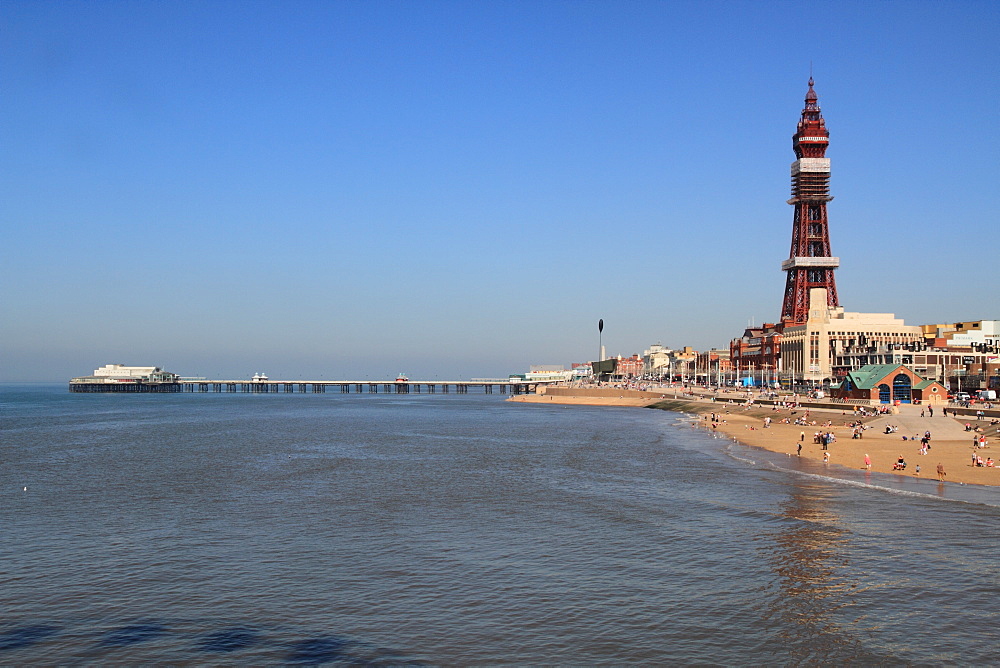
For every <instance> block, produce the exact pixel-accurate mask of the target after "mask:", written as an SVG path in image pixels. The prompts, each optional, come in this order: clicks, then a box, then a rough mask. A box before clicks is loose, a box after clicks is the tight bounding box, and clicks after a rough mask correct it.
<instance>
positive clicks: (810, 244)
mask: <svg viewBox="0 0 1000 668" xmlns="http://www.w3.org/2000/svg"><path fill="white" fill-rule="evenodd" d="M810 69H811V68H810ZM813 86H814V82H813V78H812V74H811V73H810V76H809V90H808V91H807V92H806V98H805V106H804V107H803V109H802V116H801V118H800V119H799V123H798V127H797V128H796V132H795V134H794V135H792V150H793V151H794V152H795V158H796V160H795V162H793V163H792V198H791V199H790V200H788V203H789V204H791V205H792V206H793V207H795V212H794V214H793V218H792V245H791V250H790V252H789V256H788V259H787V260H785V261H784V262H782V263H781V269H782V270H783V271H784V272H786V274H785V298H784V302H783V303H782V306H781V321H782V323H784V324H785V325H786V326H787V325H796V324H801V323H804V322H805V321H806V318H807V317H808V315H809V291H810V290H812V289H813V288H824V289H825V290H826V299H827V306H829V307H836V306H839V305H840V304H839V301H838V300H837V284H836V281H835V280H834V277H833V271H834V269H836V268H837V267H838V266H840V258H837V257H832V256H831V255H830V232H829V229H828V226H827V224H828V221H827V215H826V204H827V202H829V201H830V200H832V199H833V197H831V196H830V159H829V158H827V157H826V149H827V146H829V144H830V133H829V131H828V130H827V129H826V121H825V120H823V113H822V111H821V110H820V107H819V97H818V96H817V95H816V91H815V90H814V89H813Z"/></svg>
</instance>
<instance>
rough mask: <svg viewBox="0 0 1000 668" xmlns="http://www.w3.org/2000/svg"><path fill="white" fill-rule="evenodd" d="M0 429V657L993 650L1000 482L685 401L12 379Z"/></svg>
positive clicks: (934, 655) (616, 660) (886, 657)
mask: <svg viewBox="0 0 1000 668" xmlns="http://www.w3.org/2000/svg"><path fill="white" fill-rule="evenodd" d="M0 428H2V431H0V439H2V440H0V665H24V664H47V665H49V664H51V665H55V664H58V665H79V664H82V665H88V664H90V665H93V664H101V665H116V664H117V665H123V664H130V665H134V664H176V665H191V664H216V665H217V664H241V665H248V664H253V665H262V664H268V665H274V664H313V665H314V664H334V665H337V664H342V665H358V664H375V665H473V664H474V665H482V664H491V665H497V664H518V665H522V664H549V665H553V664H554V665H580V664H587V665H612V664H613V665H622V664H632V665H643V664H645V665H652V664H657V665H659V664H668V663H681V664H685V663H697V664H730V665H731V664H765V663H766V664H773V663H778V664H817V663H847V662H851V663H865V664H874V663H878V664H887V665H897V664H898V665H902V664H955V665H972V664H975V665H983V664H1000V642H998V635H1000V634H998V631H997V629H998V626H1000V612H998V611H1000V597H998V594H1000V578H998V575H997V573H998V569H1000V493H998V492H997V491H996V490H992V489H982V488H972V487H970V486H959V485H953V484H951V483H949V484H946V485H938V484H937V483H936V482H934V481H929V480H906V481H900V480H899V479H897V478H895V477H893V476H884V477H878V476H870V475H869V476H863V475H861V474H859V473H857V472H848V471H838V470H834V469H830V468H826V467H817V466H816V465H811V464H808V463H800V462H797V461H792V459H791V458H786V457H783V456H776V455H771V454H770V453H765V452H762V451H758V450H750V449H748V448H745V447H743V446H739V445H737V444H734V443H732V442H731V441H728V440H725V439H723V438H717V437H716V436H715V435H713V434H709V433H706V432H704V431H702V430H699V429H693V428H692V427H691V425H690V424H689V422H688V420H687V419H686V417H685V416H682V415H678V414H675V413H668V412H663V411H655V410H641V409H616V408H587V407H572V408H566V407H559V406H533V405H523V404H512V403H507V402H504V401H503V397H502V396H501V395H475V394H469V395H455V394H452V395H443V394H437V395H416V396H415V395H412V394H411V395H385V394H379V395H368V394H364V395H354V394H352V395H341V394H327V395H311V394H294V395H281V394H278V395H259V396H258V395H248V394H191V395H187V394H178V395H167V394H164V395H124V394H122V395H111V394H109V395H97V394H93V395H82V394H70V393H69V392H68V391H67V389H66V388H65V386H62V385H60V386H15V385H4V386H0ZM831 472H832V474H831ZM25 488H26V489H25Z"/></svg>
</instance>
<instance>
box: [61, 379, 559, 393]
mask: <svg viewBox="0 0 1000 668" xmlns="http://www.w3.org/2000/svg"><path fill="white" fill-rule="evenodd" d="M544 384H545V383H544V382H524V381H520V380H518V381H510V380H507V379H500V378H478V379H472V380H406V381H395V380H392V381H388V380H387V381H372V380H206V379H196V380H191V379H180V380H177V381H176V382H149V381H143V380H141V379H132V378H129V379H124V378H123V379H116V380H115V381H113V382H74V381H70V384H69V390H70V392H137V393H138V392H154V393H159V392H163V393H167V392H194V393H206V392H218V393H249V394H274V393H281V394H291V393H313V394H324V393H326V392H334V393H338V394H351V393H354V394H379V393H383V394H421V393H423V394H436V393H439V392H440V393H442V394H448V393H454V394H468V393H469V390H470V389H475V390H479V389H482V391H483V392H484V393H485V394H494V393H499V394H530V393H532V392H535V391H536V390H537V389H538V386H539V385H544Z"/></svg>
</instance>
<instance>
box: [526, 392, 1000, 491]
mask: <svg viewBox="0 0 1000 668" xmlns="http://www.w3.org/2000/svg"><path fill="white" fill-rule="evenodd" d="M676 394H677V397H676V398H674V395H675V391H674V390H673V389H668V390H663V391H659V390H657V391H651V392H638V391H635V390H616V389H612V388H601V389H600V390H593V389H584V390H576V389H574V388H548V391H547V392H546V393H545V394H541V395H533V394H528V395H516V396H513V397H511V398H510V399H508V401H513V402H524V403H536V404H564V405H587V406H626V407H650V408H661V409H663V410H671V411H676V412H681V413H695V414H698V415H700V416H701V419H700V420H699V422H698V423H697V424H698V425H700V426H701V427H702V428H704V429H714V430H716V431H721V432H723V433H725V434H727V435H729V436H730V437H732V438H734V439H736V440H737V441H739V442H741V443H743V444H745V445H751V446H755V447H760V448H764V449H766V450H770V451H772V452H781V453H786V454H789V455H793V456H794V455H796V453H797V451H798V445H799V443H801V444H802V450H801V453H800V454H798V456H801V457H807V458H809V459H815V460H818V461H822V460H823V456H824V451H823V446H822V445H820V444H818V443H816V442H814V436H815V433H816V432H817V431H819V432H827V431H829V432H831V433H833V434H834V436H835V437H836V440H835V441H834V442H833V443H832V444H830V446H829V450H828V452H829V454H830V465H831V466H833V467H836V466H846V467H849V468H852V469H861V470H864V469H865V455H866V454H867V455H868V457H869V459H870V460H871V470H872V471H878V472H882V473H890V474H897V475H903V476H911V477H912V476H919V477H921V478H928V479H931V480H935V479H937V465H938V463H941V464H942V465H943V466H944V471H945V478H944V479H945V481H950V482H961V483H966V484H976V485H992V486H998V485H1000V466H995V467H993V468H988V467H974V466H972V457H971V455H972V453H973V452H975V453H977V454H980V455H982V458H983V460H984V461H985V460H986V458H987V457H992V458H993V459H994V460H997V459H1000V447H998V445H997V444H998V443H1000V436H998V431H997V427H994V426H990V425H989V420H981V421H978V422H977V421H976V420H973V419H969V418H954V417H951V416H948V417H943V416H942V415H941V413H940V409H939V408H936V409H935V416H934V417H920V410H921V408H920V407H918V406H912V405H909V406H902V407H900V409H899V410H900V413H898V414H891V415H884V416H878V417H867V418H861V421H862V422H863V423H864V424H865V425H866V426H867V427H869V428H868V429H866V430H865V431H864V432H863V437H862V438H860V439H854V438H852V434H853V428H852V427H850V426H849V423H851V422H853V421H855V420H856V419H858V418H855V417H854V416H853V415H852V412H851V409H850V408H848V409H846V410H845V409H841V408H839V407H837V408H810V409H805V408H798V409H794V410H789V409H786V408H779V409H777V410H774V409H772V408H771V407H770V406H755V407H752V408H750V410H744V407H743V406H742V403H743V402H744V401H745V400H743V399H738V398H737V395H736V394H735V393H734V394H732V395H730V396H731V397H733V400H734V401H738V402H740V403H728V398H727V399H726V400H721V401H716V402H713V401H711V399H708V398H702V397H698V396H695V395H691V394H685V393H683V392H680V391H678V392H676ZM713 412H714V413H715V414H716V416H717V418H718V419H717V420H716V421H715V422H714V423H713V422H712V420H711V419H709V416H710V415H711V414H712V413H713ZM807 413H808V417H807V420H808V421H809V422H810V423H812V422H815V423H816V424H815V425H813V424H810V425H808V426H799V425H794V424H784V423H783V422H782V420H784V419H785V418H788V419H789V420H791V421H794V420H795V419H797V418H801V417H806V414H807ZM767 417H770V418H771V425H770V427H767V428H765V427H764V420H765V418H767ZM827 423H830V426H826V425H827ZM966 423H969V424H971V425H972V426H973V427H975V426H976V425H979V426H980V427H981V428H982V429H983V430H984V432H985V434H986V437H987V439H988V445H987V447H986V448H977V449H976V450H973V448H972V439H973V435H974V434H975V432H967V431H965V424H966ZM713 425H714V426H713ZM886 425H892V426H895V427H898V431H897V432H895V433H892V434H886V433H884V432H885V427H886ZM927 431H930V432H931V440H930V446H931V447H930V450H929V451H928V454H926V455H921V454H920V438H921V437H922V436H923V435H924V433H925V432H927ZM975 435H977V436H978V434H975ZM904 436H906V437H907V440H903V437H904ZM911 439H912V440H911ZM900 456H902V457H903V458H904V459H905V460H906V464H907V466H906V469H905V470H904V471H902V472H900V471H893V468H892V467H893V464H894V463H895V462H896V460H897V459H898V458H899V457H900ZM918 464H919V466H920V472H919V474H918V473H917V471H916V468H917V465H918Z"/></svg>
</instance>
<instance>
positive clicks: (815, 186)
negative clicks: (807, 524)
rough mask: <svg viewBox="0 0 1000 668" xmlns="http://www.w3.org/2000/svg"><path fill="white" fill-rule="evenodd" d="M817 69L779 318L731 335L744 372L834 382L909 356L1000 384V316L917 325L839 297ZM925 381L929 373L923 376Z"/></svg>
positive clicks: (921, 371) (921, 367)
mask: <svg viewBox="0 0 1000 668" xmlns="http://www.w3.org/2000/svg"><path fill="white" fill-rule="evenodd" d="M813 86H814V82H813V80H812V78H810V79H809V90H808V92H807V93H806V98H805V107H804V108H803V110H802V115H801V117H800V119H799V123H798V126H797V128H796V132H795V134H794V135H792V149H793V150H794V152H795V158H796V159H795V161H794V162H793V163H792V165H791V176H792V197H791V199H789V200H788V204H790V205H792V206H793V207H794V213H793V217H792V239H791V248H790V252H789V257H788V259H787V260H785V261H784V262H782V264H781V269H782V270H783V271H784V272H785V273H786V279H785V292H784V295H783V300H782V308H781V316H780V319H779V320H778V322H775V323H765V324H763V325H761V326H757V327H754V326H751V327H747V328H746V329H745V330H744V331H743V335H742V336H740V337H739V338H736V339H733V340H732V341H731V342H730V345H729V352H730V363H731V365H732V367H733V369H734V372H735V374H736V375H738V376H739V377H740V378H749V379H751V382H753V384H755V385H756V384H759V385H779V384H780V385H781V386H784V387H798V386H803V385H805V386H810V387H818V386H827V385H829V384H831V383H835V382H838V381H841V380H843V379H844V378H846V377H847V375H848V374H849V373H852V372H855V371H858V370H860V369H861V368H863V367H866V366H868V365H907V366H908V367H910V368H912V370H913V373H915V374H917V375H919V376H920V377H921V378H923V379H934V380H938V381H939V382H941V383H943V384H945V385H948V386H949V387H950V388H951V389H958V388H961V389H978V388H980V387H982V388H992V387H993V386H994V384H996V385H997V386H1000V373H998V371H997V354H996V353H997V351H998V350H1000V321H997V320H976V321H967V322H960V323H950V324H937V325H924V326H910V325H907V324H906V323H905V322H903V320H902V319H899V318H896V317H895V316H894V315H893V314H891V313H854V312H849V311H846V310H845V309H844V308H843V307H842V306H841V305H840V303H839V300H838V298H837V287H836V282H835V279H834V270H836V269H837V268H838V267H839V266H840V259H839V258H838V257H834V256H833V255H832V251H831V247H830V233H829V218H828V215H827V204H828V203H829V202H830V201H831V200H832V199H833V197H831V196H830V191H829V181H830V160H829V158H827V157H826V150H827V148H828V147H829V143H830V133H829V131H827V129H826V122H825V120H824V119H823V115H822V113H821V112H820V107H819V103H818V97H817V95H816V92H815V90H814V87H813ZM921 382H924V381H923V380H922V381H921Z"/></svg>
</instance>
